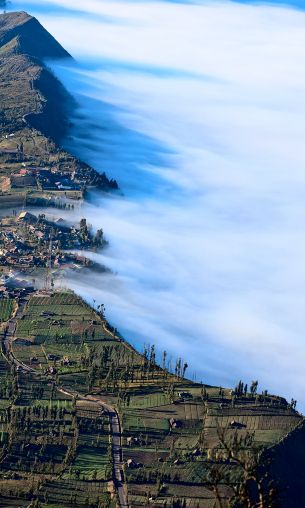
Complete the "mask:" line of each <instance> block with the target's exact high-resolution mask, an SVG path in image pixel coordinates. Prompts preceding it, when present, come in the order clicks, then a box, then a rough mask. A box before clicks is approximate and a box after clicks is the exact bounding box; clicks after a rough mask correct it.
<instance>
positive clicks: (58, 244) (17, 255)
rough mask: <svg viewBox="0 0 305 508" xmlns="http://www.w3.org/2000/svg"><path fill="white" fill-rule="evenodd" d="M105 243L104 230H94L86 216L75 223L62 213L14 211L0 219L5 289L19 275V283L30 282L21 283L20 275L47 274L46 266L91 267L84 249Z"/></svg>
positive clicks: (0, 254) (1, 258) (62, 268)
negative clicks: (83, 251)
mask: <svg viewBox="0 0 305 508" xmlns="http://www.w3.org/2000/svg"><path fill="white" fill-rule="evenodd" d="M106 243H107V242H106V241H105V239H104V234H103V230H102V229H100V230H98V231H97V232H96V233H95V234H94V233H92V231H91V226H90V225H88V223H87V220H86V219H81V221H80V223H79V224H78V225H77V226H74V225H70V224H69V223H67V222H66V221H65V220H64V219H62V218H60V217H59V218H56V219H55V218H47V217H46V216H45V214H39V215H35V214H33V213H31V212H28V211H22V212H21V213H19V214H17V213H16V212H15V211H13V214H12V215H10V216H6V217H2V219H1V220H0V266H1V273H2V293H3V291H6V290H7V285H8V282H10V285H13V286H14V284H13V283H12V280H14V279H16V278H18V277H19V282H18V285H19V286H20V285H21V286H27V284H20V276H21V279H22V277H26V276H28V275H31V277H32V278H33V277H34V276H36V275H38V276H39V275H40V276H42V277H43V278H44V277H45V276H46V275H45V274H46V273H47V272H46V271H47V270H49V271H56V270H64V269H77V270H79V269H82V268H85V267H86V268H91V269H92V268H94V263H93V262H92V261H90V260H89V259H87V258H86V257H85V256H84V255H83V254H82V252H81V251H82V250H83V249H88V250H90V249H91V250H95V249H97V248H101V247H103V246H105V245H106ZM72 251H76V252H72ZM79 252H80V253H79Z"/></svg>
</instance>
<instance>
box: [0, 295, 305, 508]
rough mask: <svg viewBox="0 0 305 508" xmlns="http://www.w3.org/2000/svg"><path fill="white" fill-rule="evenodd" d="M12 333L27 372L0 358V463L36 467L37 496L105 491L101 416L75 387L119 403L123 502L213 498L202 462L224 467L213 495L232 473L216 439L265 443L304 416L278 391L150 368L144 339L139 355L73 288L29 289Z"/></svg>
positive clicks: (70, 501)
mask: <svg viewBox="0 0 305 508" xmlns="http://www.w3.org/2000/svg"><path fill="white" fill-rule="evenodd" d="M15 338H16V339H17V340H15V341H13V342H12V351H13V354H14V356H15V358H16V360H17V361H19V362H21V365H22V364H24V365H25V366H26V367H27V368H30V369H31V372H17V373H16V372H15V374H13V375H12V374H10V373H8V372H7V367H8V364H5V363H4V364H3V369H4V372H5V374H4V377H5V376H9V377H8V379H10V380H11V381H10V382H9V385H10V390H11V391H12V394H11V397H10V401H12V397H13V396H14V398H13V405H12V415H11V421H10V427H12V421H13V422H14V424H13V428H14V429H15V430H14V433H13V437H12V436H11V434H10V437H9V435H8V425H7V416H5V417H4V419H3V423H2V424H1V422H0V424H1V427H0V443H3V445H2V446H4V447H5V446H6V443H8V442H9V443H10V445H9V447H8V449H7V450H6V455H5V457H4V458H3V460H2V470H3V471H6V472H10V473H9V474H12V472H15V473H18V474H19V475H20V476H21V478H23V479H24V478H25V477H27V475H29V474H30V473H31V474H32V475H34V477H35V478H37V480H38V479H39V475H40V474H43V475H45V476H46V479H45V481H44V482H43V485H42V486H41V487H40V490H39V499H40V501H41V502H42V503H43V504H42V506H45V507H52V506H53V507H55V506H56V507H59V506H63V507H65V506H76V507H78V506H79V507H82V506H84V507H87V506H90V503H91V505H92V506H96V507H99V508H100V506H108V505H109V503H110V504H111V502H112V501H111V494H110V493H111V492H112V491H113V484H112V482H111V480H112V479H113V470H112V467H113V464H112V459H113V455H112V453H111V446H110V445H111V439H110V426H109V418H108V416H105V415H104V414H103V413H102V412H101V409H100V406H99V405H98V404H97V403H96V402H94V401H91V402H90V400H89V399H88V398H86V397H84V398H83V399H82V398H80V396H87V394H94V396H95V397H100V398H101V399H102V400H103V401H104V402H106V403H107V404H108V405H110V406H112V407H116V408H117V411H118V412H119V414H120V417H121V425H122V453H123V460H124V464H125V477H126V480H127V483H128V492H129V505H130V507H134V506H135V507H137V506H145V505H146V504H147V501H148V500H149V499H150V501H149V506H152V507H160V506H162V507H164V506H168V507H169V508H170V507H174V506H177V507H178V506H179V507H183V506H187V507H194V508H209V507H211V508H212V507H213V508H219V505H217V503H216V498H215V491H214V490H213V488H212V484H211V476H210V475H211V471H215V468H216V469H217V474H219V475H220V477H221V478H222V480H221V484H220V486H219V492H220V495H221V497H222V498H223V499H225V498H230V496H231V495H232V492H233V491H232V488H233V486H234V485H236V482H238V481H240V475H241V474H242V471H241V470H240V466H239V465H238V463H237V462H236V460H235V459H234V457H233V455H230V454H228V450H227V449H226V446H231V444H232V443H233V442H241V443H243V445H242V446H243V453H244V452H245V450H246V451H247V453H248V454H249V453H250V454H251V453H253V450H256V449H260V450H263V448H266V447H270V446H273V445H275V444H276V443H278V442H279V441H280V440H281V439H282V438H284V437H285V436H286V435H287V434H289V432H291V431H292V430H293V429H294V428H296V427H297V426H298V424H299V422H300V421H301V420H302V417H301V416H300V415H299V414H298V413H297V412H296V411H295V410H294V409H293V408H292V407H291V406H290V405H289V404H287V402H286V401H284V399H281V398H280V397H276V396H271V395H267V394H266V393H264V394H258V393H255V394H253V393H242V395H238V394H237V393H235V392H234V391H232V390H225V389H222V388H217V387H210V386H205V385H202V384H199V383H197V384H196V383H192V382H190V381H187V380H185V379H183V378H182V377H181V376H178V375H177V373H176V374H172V373H170V372H168V371H166V370H162V369H160V367H158V365H156V363H155V361H154V354H155V352H154V348H153V347H151V348H148V349H147V351H146V353H145V354H144V355H139V354H138V353H137V352H136V351H135V350H134V349H133V348H132V347H131V346H129V345H128V344H126V343H125V342H124V341H123V340H122V339H121V338H120V337H119V336H118V335H117V334H116V333H114V331H113V330H112V329H111V327H109V325H108V324H107V323H106V321H105V320H104V318H103V315H102V314H99V313H98V312H97V311H95V310H94V309H91V308H90V307H88V306H87V304H86V303H85V302H83V301H82V300H81V299H80V298H78V297H77V296H76V295H75V294H73V293H71V292H56V291H55V292H53V293H50V294H49V295H48V296H46V295H41V294H40V295H34V296H32V297H31V298H30V300H29V302H28V304H27V305H26V307H25V309H24V312H23V315H22V316H21V317H20V319H19V320H18V322H17V331H16V337H15ZM20 339H25V340H20ZM3 361H5V360H3ZM0 375H1V362H0ZM10 376H11V377H10ZM14 379H15V381H14ZM16 382H17V387H16ZM13 386H15V388H14V389H13ZM59 389H60V390H61V391H59ZM14 390H15V392H14ZM67 390H68V392H70V393H74V394H75V393H77V394H78V397H75V396H74V397H73V398H72V397H69V396H68V395H67V394H66V391H67ZM7 402H9V401H7ZM3 404H4V407H7V406H5V401H3ZM4 414H6V413H5V410H4ZM20 422H21V423H20ZM24 433H26V436H27V437H26V438H25V434H24ZM72 486H73V488H72ZM74 487H75V489H74ZM74 490H75V492H76V494H75V492H74ZM107 492H108V493H107ZM4 494H5V492H4ZM95 496H97V497H98V498H99V501H97V499H95V500H94V498H95ZM114 499H115V498H113V500H114ZM215 503H216V504H215Z"/></svg>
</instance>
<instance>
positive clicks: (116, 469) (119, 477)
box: [3, 298, 129, 508]
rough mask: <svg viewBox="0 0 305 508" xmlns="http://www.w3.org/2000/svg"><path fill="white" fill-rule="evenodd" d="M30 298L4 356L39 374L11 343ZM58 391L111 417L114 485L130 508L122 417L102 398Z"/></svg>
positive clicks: (11, 324) (121, 503)
mask: <svg viewBox="0 0 305 508" xmlns="http://www.w3.org/2000/svg"><path fill="white" fill-rule="evenodd" d="M27 301H28V298H27V299H24V300H22V301H21V302H20V303H19V307H18V310H17V312H16V315H15V316H14V317H13V318H12V319H11V320H10V321H9V324H8V328H7V330H6V331H5V332H4V334H3V339H4V340H3V348H4V354H5V355H6V357H7V359H8V360H9V361H10V362H12V363H14V365H16V367H18V368H19V369H20V370H22V371H24V372H32V373H35V374H37V371H36V370H35V369H33V368H32V367H29V366H28V365H26V364H24V363H22V362H20V361H19V360H17V358H16V357H15V356H14V354H13V353H12V350H11V343H12V341H13V339H14V337H15V332H16V324H17V320H18V319H19V318H20V317H21V316H22V314H23V311H24V308H25V306H26V304H27ZM56 388H57V390H58V391H60V392H61V393H63V394H64V395H68V396H69V397H77V399H78V400H90V401H92V402H95V403H96V404H98V405H99V406H100V408H101V409H102V410H103V411H104V412H105V413H107V414H108V415H109V422H110V429H111V435H112V458H113V473H114V483H115V487H116V490H117V493H118V498H119V499H118V501H119V503H118V504H119V506H120V507H121V508H128V507H129V504H128V494H127V485H126V482H125V479H124V472H123V452H122V438H121V422H120V417H119V415H118V413H117V411H116V410H115V409H114V408H113V407H112V406H110V405H109V404H108V403H107V402H105V401H104V400H103V399H102V397H100V396H93V395H87V396H83V395H80V394H79V393H78V392H71V391H68V390H65V389H64V388H62V387H58V386H57V387H56Z"/></svg>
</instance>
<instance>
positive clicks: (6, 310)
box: [0, 298, 14, 323]
mask: <svg viewBox="0 0 305 508" xmlns="http://www.w3.org/2000/svg"><path fill="white" fill-rule="evenodd" d="M13 308H14V301H13V300H12V299H10V298H7V299H2V300H0V322H2V323H3V322H5V321H8V320H9V318H10V317H11V315H12V313H13Z"/></svg>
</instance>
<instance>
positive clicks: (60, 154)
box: [0, 128, 118, 208]
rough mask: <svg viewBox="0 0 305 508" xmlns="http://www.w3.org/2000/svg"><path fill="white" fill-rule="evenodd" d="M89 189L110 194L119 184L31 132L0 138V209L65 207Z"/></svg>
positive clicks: (22, 131)
mask: <svg viewBox="0 0 305 508" xmlns="http://www.w3.org/2000/svg"><path fill="white" fill-rule="evenodd" d="M88 188H98V189H100V190H104V191H109V190H112V191H113V190H117V189H118V185H117V182H116V181H115V180H109V179H108V178H107V176H106V175H105V173H98V172H97V171H95V170H94V169H93V168H91V167H90V166H89V165H88V164H86V163H84V162H82V161H80V160H79V159H77V158H76V157H74V156H73V155H71V154H68V153H67V152H66V151H65V150H63V149H59V148H57V147H56V146H55V145H54V143H53V142H52V141H51V140H49V139H48V138H46V137H44V136H43V135H42V134H41V133H38V132H37V131H35V130H33V129H31V130H30V129H27V128H24V129H21V130H18V131H16V132H14V133H11V134H4V135H3V136H2V138H0V208H8V207H10V206H12V207H14V206H17V205H24V206H26V205H32V206H35V205H38V206H43V205H50V204H52V205H56V206H57V207H60V206H61V207H65V205H66V202H67V201H68V200H73V201H80V200H82V199H83V198H84V196H85V193H86V191H87V190H88Z"/></svg>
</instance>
